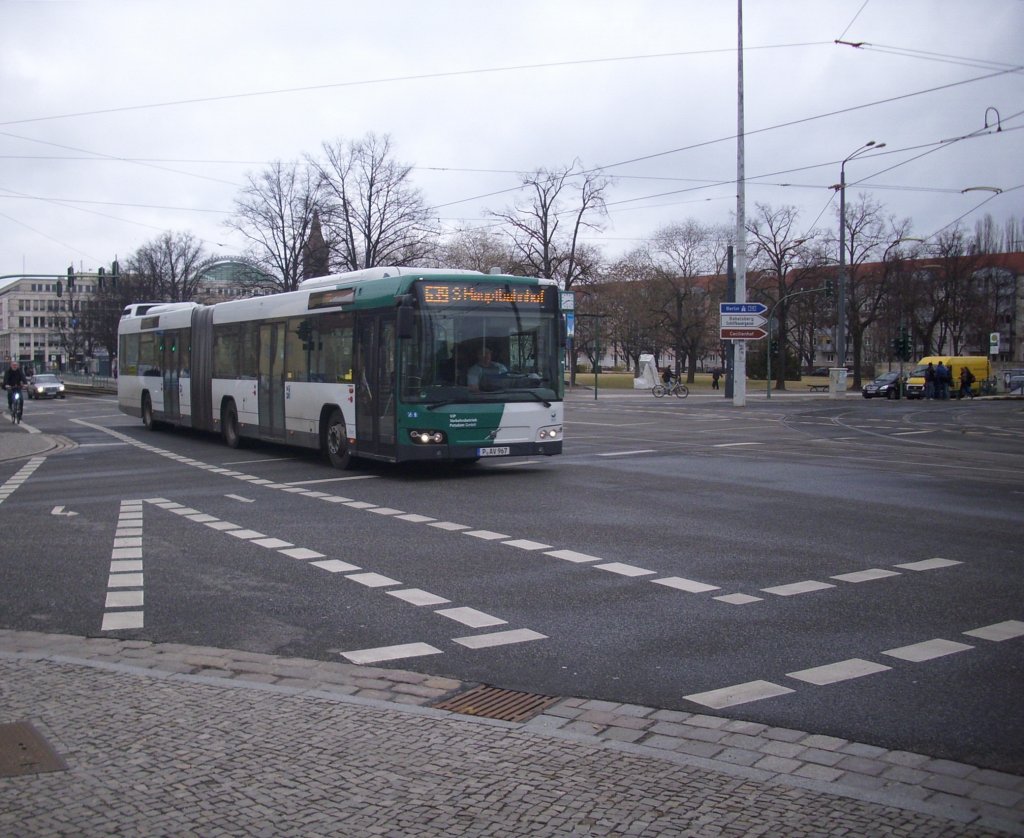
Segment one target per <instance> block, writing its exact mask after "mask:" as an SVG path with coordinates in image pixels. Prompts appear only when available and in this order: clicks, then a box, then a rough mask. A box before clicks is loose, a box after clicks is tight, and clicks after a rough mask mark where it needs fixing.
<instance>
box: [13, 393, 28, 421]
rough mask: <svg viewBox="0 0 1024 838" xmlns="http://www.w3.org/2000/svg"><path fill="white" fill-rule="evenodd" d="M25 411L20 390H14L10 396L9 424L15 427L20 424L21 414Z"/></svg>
mask: <svg viewBox="0 0 1024 838" xmlns="http://www.w3.org/2000/svg"><path fill="white" fill-rule="evenodd" d="M24 411H25V404H24V398H23V397H22V394H21V390H15V391H14V392H13V393H12V394H11V422H13V423H14V424H15V425H20V424H21V414H22V413H24Z"/></svg>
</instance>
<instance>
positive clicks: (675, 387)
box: [651, 379, 690, 399]
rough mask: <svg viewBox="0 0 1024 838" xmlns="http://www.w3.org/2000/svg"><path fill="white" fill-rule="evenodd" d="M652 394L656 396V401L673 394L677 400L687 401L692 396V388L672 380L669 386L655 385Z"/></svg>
mask: <svg viewBox="0 0 1024 838" xmlns="http://www.w3.org/2000/svg"><path fill="white" fill-rule="evenodd" d="M651 393H653V394H654V397H655V398H656V399H660V398H661V397H662V396H664V395H665V394H666V393H671V394H672V395H673V396H675V397H676V398H677V399H685V398H686V397H687V396H688V395H690V388H689V387H687V386H686V385H685V384H683V383H682V382H681V381H677V380H676V379H672V381H670V382H669V383H668V384H655V385H654V386H653V387H652V388H651Z"/></svg>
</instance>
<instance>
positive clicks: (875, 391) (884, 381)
mask: <svg viewBox="0 0 1024 838" xmlns="http://www.w3.org/2000/svg"><path fill="white" fill-rule="evenodd" d="M861 393H862V394H863V396H864V398H865V399H872V398H874V397H875V396H878V397H882V396H884V397H885V398H887V399H898V398H899V397H900V374H899V373H898V372H887V373H885V374H884V375H880V376H878V378H876V379H875V380H874V381H871V382H869V383H867V384H865V385H864V389H863V390H862V391H861Z"/></svg>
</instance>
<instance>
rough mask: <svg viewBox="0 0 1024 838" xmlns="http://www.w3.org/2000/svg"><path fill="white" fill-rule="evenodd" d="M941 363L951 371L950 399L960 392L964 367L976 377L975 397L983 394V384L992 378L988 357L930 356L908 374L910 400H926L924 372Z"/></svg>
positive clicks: (908, 396) (907, 391) (972, 384)
mask: <svg viewBox="0 0 1024 838" xmlns="http://www.w3.org/2000/svg"><path fill="white" fill-rule="evenodd" d="M940 361H941V362H942V363H943V364H945V365H946V366H947V367H949V370H950V374H951V380H950V384H949V396H950V398H954V399H955V398H956V397H957V394H958V393H959V392H960V372H961V370H963V368H964V367H967V369H969V370H970V371H971V374H972V375H973V376H974V381H973V382H972V383H971V393H972V394H973V395H975V396H976V395H978V394H979V393H980V392H981V385H982V382H984V381H987V380H988V379H989V378H991V377H992V364H991V363H990V362H989V359H988V356H986V355H929V356H928V357H927V358H922V359H921V360H920V361H918V362H917V363H916V364H915V365H914V368H913V369H912V370H911V371H910V372H909V373H908V374H907V385H906V395H907V398H908V399H923V398H924V372H925V370H926V369H928V365H929V364H931V365H932V366H933V367H937V366H938V365H939V362H940Z"/></svg>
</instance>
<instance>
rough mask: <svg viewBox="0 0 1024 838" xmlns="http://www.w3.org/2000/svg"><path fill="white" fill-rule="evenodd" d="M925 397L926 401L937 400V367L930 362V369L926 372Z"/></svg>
mask: <svg viewBox="0 0 1024 838" xmlns="http://www.w3.org/2000/svg"><path fill="white" fill-rule="evenodd" d="M924 397H925V398H926V399H934V398H935V366H934V365H933V364H932V362H931V361H929V362H928V368H927V369H926V370H925V371H924Z"/></svg>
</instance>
